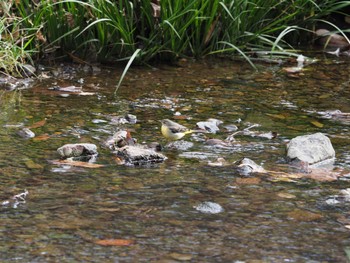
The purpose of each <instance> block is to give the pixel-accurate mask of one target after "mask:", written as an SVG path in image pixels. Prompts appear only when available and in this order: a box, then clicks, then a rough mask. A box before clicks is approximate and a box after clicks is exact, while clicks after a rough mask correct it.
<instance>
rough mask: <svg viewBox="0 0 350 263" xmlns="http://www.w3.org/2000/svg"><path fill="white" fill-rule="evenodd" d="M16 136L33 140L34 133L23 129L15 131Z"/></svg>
mask: <svg viewBox="0 0 350 263" xmlns="http://www.w3.org/2000/svg"><path fill="white" fill-rule="evenodd" d="M17 134H18V135H19V136H21V137H22V138H34V137H35V133H34V132H32V131H31V130H30V129H28V128H23V129H21V130H19V131H17Z"/></svg>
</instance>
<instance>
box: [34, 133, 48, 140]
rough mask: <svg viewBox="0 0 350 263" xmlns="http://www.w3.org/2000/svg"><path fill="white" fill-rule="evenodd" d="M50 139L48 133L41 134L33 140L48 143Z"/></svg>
mask: <svg viewBox="0 0 350 263" xmlns="http://www.w3.org/2000/svg"><path fill="white" fill-rule="evenodd" d="M48 139H50V135H49V134H47V133H44V134H41V135H39V136H36V137H34V138H33V141H36V142H39V141H46V140H48Z"/></svg>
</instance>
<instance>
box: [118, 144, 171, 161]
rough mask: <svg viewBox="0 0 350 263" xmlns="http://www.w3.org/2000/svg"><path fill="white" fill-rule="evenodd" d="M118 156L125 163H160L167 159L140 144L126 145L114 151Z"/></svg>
mask: <svg viewBox="0 0 350 263" xmlns="http://www.w3.org/2000/svg"><path fill="white" fill-rule="evenodd" d="M115 153H116V154H117V156H118V157H120V158H122V159H123V160H124V162H125V164H127V165H145V164H152V163H161V162H164V161H165V160H166V159H168V158H167V157H166V156H165V155H163V154H161V153H159V152H156V151H155V150H153V149H147V148H143V147H141V146H131V145H127V146H124V147H122V148H120V149H117V151H115Z"/></svg>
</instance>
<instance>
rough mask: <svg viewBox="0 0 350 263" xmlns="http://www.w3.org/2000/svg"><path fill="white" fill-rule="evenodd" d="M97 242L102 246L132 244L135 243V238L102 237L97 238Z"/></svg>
mask: <svg viewBox="0 0 350 263" xmlns="http://www.w3.org/2000/svg"><path fill="white" fill-rule="evenodd" d="M95 244H97V245H101V246H117V247H120V246H130V245H132V244H134V241H133V240H130V239H100V240H96V241H95Z"/></svg>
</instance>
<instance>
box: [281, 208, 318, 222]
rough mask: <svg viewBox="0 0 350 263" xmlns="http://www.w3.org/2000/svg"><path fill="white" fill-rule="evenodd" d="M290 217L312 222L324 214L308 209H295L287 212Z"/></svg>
mask: <svg viewBox="0 0 350 263" xmlns="http://www.w3.org/2000/svg"><path fill="white" fill-rule="evenodd" d="M287 215H288V217H289V218H290V219H294V220H296V221H302V222H310V221H315V220H318V219H321V218H322V217H323V216H322V215H320V214H316V213H313V212H310V211H307V210H302V209H295V210H293V211H290V212H288V213H287Z"/></svg>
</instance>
